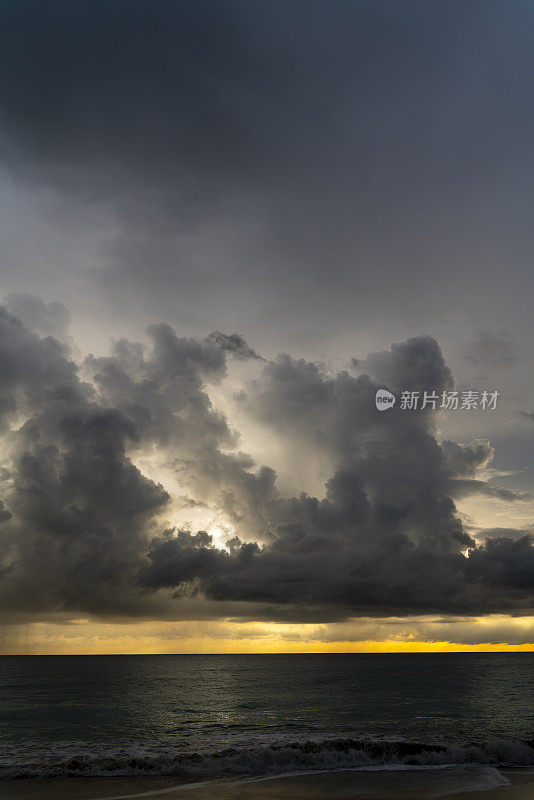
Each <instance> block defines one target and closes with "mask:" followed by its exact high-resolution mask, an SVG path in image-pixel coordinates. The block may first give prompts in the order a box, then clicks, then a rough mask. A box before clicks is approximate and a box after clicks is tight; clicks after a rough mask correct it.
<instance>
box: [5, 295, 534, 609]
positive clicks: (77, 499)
mask: <svg viewBox="0 0 534 800" xmlns="http://www.w3.org/2000/svg"><path fill="white" fill-rule="evenodd" d="M24 302H25V304H26V305H28V303H30V305H31V302H34V301H31V302H30V301H24ZM34 305H35V307H36V308H40V306H39V304H38V303H37V301H35V302H34ZM0 326H1V327H0V372H1V375H2V425H3V427H2V436H3V443H4V447H3V463H2V472H1V482H0V488H1V491H0V500H1V503H2V504H1V505H0V537H1V540H2V551H1V552H2V570H1V573H0V597H1V599H2V606H3V608H5V609H10V608H11V609H12V610H13V611H17V612H20V611H21V610H27V611H28V612H32V611H33V612H36V611H54V610H63V611H71V612H74V611H86V612H89V613H93V614H100V615H110V614H118V613H123V614H139V613H149V612H150V611H151V612H152V613H154V609H155V608H156V607H157V603H159V602H162V603H164V604H165V607H166V613H167V614H172V611H169V609H170V608H173V607H174V608H176V614H179V613H180V612H179V611H178V608H179V607H180V604H181V603H184V602H190V601H191V599H192V598H203V599H204V600H207V601H210V602H212V603H214V604H218V605H217V607H218V608H220V604H221V603H222V604H230V606H232V604H233V607H235V608H236V609H237V608H239V607H240V604H241V607H242V606H243V604H246V606H247V609H248V611H247V613H248V614H250V604H253V605H256V606H257V607H258V608H261V609H262V611H261V613H262V614H263V615H267V616H268V615H270V616H272V617H273V618H277V617H278V618H284V617H286V618H287V617H288V616H291V615H292V616H293V618H298V617H299V616H306V617H307V618H308V619H310V618H311V619H314V618H315V619H317V620H321V619H335V618H336V617H337V618H343V617H347V616H350V615H351V614H352V615H354V614H355V613H368V614H373V615H378V614H380V613H382V614H388V613H397V614H399V613H401V612H406V613H408V612H410V611H412V612H415V613H424V612H426V611H447V612H454V613H466V612H468V613H474V612H483V611H491V610H504V609H512V608H524V607H527V606H529V605H530V604H531V603H532V600H533V596H532V585H533V584H532V578H533V576H534V562H533V560H532V552H533V550H532V540H531V537H530V536H529V535H524V536H519V535H517V534H518V532H514V531H511V532H510V531H508V532H503V535H502V536H497V537H486V538H485V539H484V540H483V542H482V544H479V545H477V544H476V542H475V540H474V539H473V538H472V537H471V535H470V534H469V532H468V531H467V530H466V529H465V528H464V526H463V524H462V521H461V519H460V517H459V515H458V511H457V508H456V506H455V503H454V500H453V496H454V494H455V493H456V494H458V493H466V492H475V493H480V492H483V493H487V494H491V495H495V493H496V492H500V494H498V496H502V497H504V494H503V493H505V494H506V492H507V490H497V489H495V488H494V487H493V486H491V485H489V484H488V483H486V482H485V481H484V480H483V479H482V478H481V477H480V475H479V471H480V470H483V469H484V468H485V467H486V465H487V464H488V463H489V461H490V460H491V458H492V456H493V449H492V447H491V444H490V443H489V442H488V441H487V440H484V439H479V440H475V441H474V442H471V443H469V444H462V443H456V442H450V441H447V442H444V443H443V444H441V445H440V443H439V442H438V439H437V427H438V418H439V417H438V414H439V412H431V411H429V410H428V409H425V410H424V411H414V412H404V411H402V410H401V409H399V408H398V407H397V408H393V409H390V410H389V411H388V412H387V413H380V412H378V411H377V410H376V409H375V406H374V394H375V391H376V389H377V388H378V387H381V386H386V387H389V388H391V389H392V390H398V388H399V387H400V386H403V387H406V388H411V389H416V388H417V389H423V390H424V389H428V390H430V389H433V390H438V391H439V390H442V389H445V388H448V387H450V386H452V385H453V378H452V375H451V372H450V370H449V368H448V367H447V365H446V364H445V361H444V359H443V355H442V353H441V350H440V348H439V345H438V344H437V342H436V341H435V340H433V339H431V338H430V337H426V336H425V337H415V338H411V339H409V340H408V341H406V342H404V343H401V344H396V345H393V346H392V348H391V349H390V350H389V351H387V352H383V353H376V354H374V355H372V356H370V357H369V358H368V359H367V360H366V362H365V368H366V370H367V371H366V372H365V373H363V374H359V375H358V376H356V377H355V376H352V375H350V374H349V373H348V372H345V371H341V372H339V373H337V374H332V373H331V372H330V371H328V370H326V369H325V368H324V366H321V365H320V364H316V363H314V362H311V361H306V360H304V359H295V358H293V357H291V356H290V355H288V354H285V355H281V356H279V357H277V358H276V359H275V360H273V361H269V362H266V361H262V362H260V364H261V371H260V374H259V375H255V377H254V378H253V379H250V381H249V383H248V384H247V391H246V393H245V396H244V398H242V399H241V401H240V407H241V410H242V412H243V413H245V414H247V415H248V417H249V420H250V423H251V424H254V425H255V426H257V428H258V429H261V430H264V431H265V432H266V434H267V435H269V436H277V437H279V438H280V440H281V441H282V442H285V443H287V444H289V443H293V445H295V444H296V446H299V443H304V442H306V443H307V446H308V448H309V450H308V451H309V452H311V453H313V452H314V451H315V452H317V453H320V452H322V451H327V452H328V458H329V463H330V464H331V472H330V476H329V477H328V478H327V480H326V481H325V484H324V492H323V494H322V496H321V495H318V496H315V495H313V494H311V493H309V492H305V491H301V492H300V493H298V494H296V495H295V496H292V497H291V496H286V495H284V494H283V493H282V492H281V491H280V489H279V488H278V485H277V476H276V472H275V470H273V469H272V468H271V467H270V466H268V465H263V466H262V465H258V464H256V462H255V460H254V458H253V457H252V456H251V455H249V454H247V453H244V452H242V451H241V450H240V449H239V434H238V432H237V431H235V430H234V429H233V427H232V425H231V424H230V421H229V420H228V419H227V417H226V416H225V415H224V414H223V413H221V412H220V411H219V410H218V409H217V408H215V407H214V405H213V403H212V400H211V398H210V387H213V386H217V385H219V384H221V382H224V381H225V380H228V371H227V363H226V359H227V355H228V352H229V351H230V352H232V347H230V348H228V347H225V346H224V341H223V346H221V342H220V341H218V340H217V339H215V340H214V337H213V336H210V337H207V338H205V339H199V338H187V337H180V336H178V335H177V333H176V332H175V331H174V330H173V329H172V328H171V327H170V326H168V325H164V324H159V325H153V326H151V327H150V329H149V331H148V336H149V340H150V344H148V345H147V344H141V343H135V342H131V341H128V340H126V339H121V340H118V341H116V342H115V343H114V344H113V346H112V349H111V352H110V354H109V355H108V356H106V357H98V358H97V357H94V356H88V357H87V358H85V359H84V360H83V361H82V362H81V363H78V362H76V361H75V360H73V358H72V354H71V352H70V351H69V348H68V345H67V344H65V343H60V342H59V341H58V340H57V339H55V338H53V337H51V336H44V337H43V336H40V335H38V334H37V333H35V332H32V331H30V330H29V329H28V327H27V326H26V325H25V324H24V323H23V321H22V320H21V319H20V318H19V317H17V316H15V315H14V314H13V313H10V312H9V311H7V309H5V308H2V309H1V310H0ZM232 342H233V343H234V344H236V343H237V345H238V350H240V351H241V350H247V349H249V350H250V351H251V353H254V351H253V350H252V348H248V345H245V344H244V340H242V339H241V337H240V336H236V338H235V339H232ZM248 357H255V354H254V356H251V354H250V353H248ZM151 459H152V461H155V464H156V466H155V468H154V469H155V472H153V473H152V474H147V472H146V470H145V471H144V470H143V468H142V467H141V466H139V465H141V464H145V463H146V464H148V463H150V462H151ZM158 465H159V466H158ZM158 469H160V470H164V472H160V474H161V475H162V474H164V475H165V476H166V477H168V476H169V475H170V476H172V481H173V483H172V486H171V484H170V483H169V485H164V483H165V481H163V479H162V480H159V479H158V478H157V477H156V473H157V470H158ZM148 472H149V473H150V470H148ZM453 490H454V491H453ZM512 495H513V493H512V494H511V495H510V497H508V494H506V498H505V499H514V497H515V495H513V496H512ZM173 509H179V510H180V512H181V513H182V514H184V513H185V514H186V515H187V514H188V513H190V514H191V517H190V519H189V520H187V519H186V521H185V523H184V524H180V525H178V524H176V523H175V524H173V523H172V521H171V522H169V517H172V513H173ZM206 509H208V510H209V511H210V513H213V514H216V515H218V517H219V518H220V519H222V520H224V521H225V522H224V524H225V525H226V527H227V530H228V531H229V533H228V536H227V537H226V538H227V541H226V543H224V542H221V541H219V540H216V539H215V537H214V534H213V532H212V531H210V530H204V529H202V528H200V529H199V528H195V519H196V517H195V513H197V512H205V511H206ZM187 523H189V524H187ZM466 552H468V553H469V556H468V557H467V556H466ZM236 613H238V612H236Z"/></svg>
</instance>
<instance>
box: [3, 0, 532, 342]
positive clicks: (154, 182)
mask: <svg viewBox="0 0 534 800" xmlns="http://www.w3.org/2000/svg"><path fill="white" fill-rule="evenodd" d="M0 17H1V19H0V121H1V123H2V127H3V139H2V156H3V159H2V160H3V163H4V165H5V166H6V168H7V169H8V170H9V171H10V173H11V175H14V176H15V177H16V178H17V180H20V181H24V180H27V181H29V182H30V183H31V184H32V185H34V184H44V185H52V186H54V188H55V189H56V190H59V192H60V193H63V194H64V195H65V196H66V197H67V199H68V203H69V207H70V206H71V204H72V202H73V198H74V205H76V204H79V209H80V216H81V217H83V216H84V213H85V211H86V208H87V207H86V206H85V205H84V203H85V202H88V201H91V202H93V201H95V202H96V201H97V202H100V203H102V205H103V206H104V207H105V209H106V215H107V217H109V219H110V221H111V224H113V225H114V226H115V229H116V237H115V238H114V240H113V242H112V244H111V245H110V246H109V248H108V249H107V251H106V255H105V257H104V259H103V260H104V262H105V266H104V267H101V268H98V269H97V270H96V271H95V272H94V273H92V275H93V277H95V276H98V280H100V281H101V282H103V283H104V285H105V287H106V289H107V290H108V292H109V293H110V294H111V297H112V302H114V301H115V300H116V299H117V298H120V299H121V300H122V301H123V302H124V299H125V297H126V298H127V299H128V300H129V301H130V303H131V304H134V305H135V307H136V308H143V309H145V310H146V309H149V312H148V313H149V316H150V315H151V314H154V313H157V314H161V308H163V309H164V312H165V313H164V316H165V317H166V318H171V317H172V318H174V317H175V316H176V318H179V317H180V316H182V317H183V315H184V314H186V315H188V316H189V318H191V319H194V320H195V321H197V320H198V316H199V315H203V314H206V315H209V314H211V312H214V313H213V314H212V318H213V317H215V312H216V314H217V320H216V322H215V323H214V324H217V325H218V327H223V322H224V323H225V324H226V322H227V321H229V322H230V324H233V323H235V325H237V324H238V323H239V324H242V315H247V319H248V320H249V321H250V324H252V323H254V322H257V324H258V329H259V330H261V329H262V328H261V323H262V322H265V321H269V320H271V321H272V320H277V319H279V318H282V319H284V320H285V324H286V325H290V324H294V321H295V320H296V319H298V320H299V322H300V325H301V327H303V328H305V331H304V332H303V334H302V335H303V336H305V335H309V331H310V330H311V329H312V327H313V328H314V330H315V329H317V327H319V328H326V326H328V328H326V329H327V330H330V331H334V332H335V331H339V330H342V331H343V330H345V329H346V323H347V321H348V320H352V319H353V318H354V312H355V309H356V311H357V312H358V313H359V315H360V317H361V318H365V320H366V321H368V320H369V317H372V316H374V315H375V314H376V308H378V307H379V308H381V309H383V312H384V314H386V313H387V312H388V311H391V310H393V309H394V308H395V307H396V304H397V303H398V302H401V303H404V307H405V308H406V309H408V308H410V309H412V311H413V312H414V313H417V314H421V313H423V312H424V311H425V308H428V309H429V311H428V314H429V315H430V316H432V317H435V316H436V314H438V315H439V316H441V314H442V308H444V307H446V306H447V302H446V298H445V294H446V293H448V292H449V288H450V287H451V286H455V285H456V280H455V279H458V281H459V283H461V285H462V287H463V288H464V289H465V290H466V291H465V293H466V297H469V298H470V297H472V295H473V292H474V287H476V288H477V290H478V286H479V276H480V271H481V269H484V270H485V274H486V277H487V278H488V281H487V286H488V287H492V288H491V289H490V292H489V294H490V295H491V297H490V300H491V299H492V298H493V299H494V298H495V296H496V294H497V291H496V288H495V284H496V285H497V286H498V284H497V281H498V280H499V276H500V273H501V271H502V263H503V260H504V259H505V257H506V259H507V260H508V256H509V247H508V243H509V242H510V240H511V237H513V238H512V241H514V242H517V241H523V242H525V243H526V245H528V243H529V242H531V236H530V234H529V225H530V219H529V218H528V214H526V212H525V209H526V208H528V207H529V206H530V201H531V199H532V197H531V184H530V182H528V181H523V182H522V180H521V178H519V177H512V178H510V175H512V176H524V175H526V174H528V172H527V169H526V165H528V164H529V163H530V162H529V159H530V158H531V153H530V141H531V140H532V135H533V133H534V120H533V116H532V104H531V103H530V98H531V94H532V89H533V78H532V70H531V52H532V15H531V9H530V8H529V7H528V5H527V4H524V3H519V2H512V3H502V2H494V1H493V0H491V1H490V2H483V1H482V0H471V1H470V2H467V3H466V2H463V1H460V0H458V1H456V0H455V2H449V3H447V4H446V5H443V4H436V3H428V2H424V0H416V2H411V3H409V4H398V3H396V2H393V0H378V2H376V1H375V2H367V1H364V0H360V1H359V2H348V1H346V0H336V2H333V3H321V2H305V1H304V0H301V1H300V2H298V1H295V0H289V2H284V3H281V2H268V3H267V2H265V3H247V2H237V1H236V0H230V1H229V2H226V3H219V2H215V1H214V2H209V1H207V0H200V2H180V3H174V4H173V3H168V2H164V1H163V0H150V1H149V0H115V2H113V3H112V4H109V3H108V4H101V3H94V2H89V1H88V0H85V1H84V0H76V2H68V1H67V0H62V1H59V0H56V2H51V3H46V4H43V3H40V2H37V1H36V0H33V1H31V0H16V1H15V0H12V2H4V3H3V4H2V8H1V9H0ZM505 184H506V185H505ZM502 186H504V190H503V191H506V192H507V194H506V197H507V198H508V200H509V202H508V203H507V204H506V203H505V204H503V203H502V202H500V201H496V200H495V193H496V192H498V191H499V190H500V189H501V187H502ZM510 186H511V188H510ZM503 205H504V206H505V207H504V209H503ZM481 206H482V208H483V210H482V211H479V208H480V207H481ZM473 208H476V209H477V210H476V212H473ZM526 250H528V246H526ZM516 261H517V263H516V264H514V266H513V269H516V270H517V273H518V276H519V277H521V278H523V279H527V278H528V275H529V273H528V272H527V270H528V269H529V266H530V260H529V256H528V257H527V255H525V254H524V253H522V252H520V253H518V254H517V259H516ZM451 277H452V280H451ZM303 283H305V287H306V290H305V291H303V288H302V287H303ZM520 283H521V281H517V285H519V284H520ZM384 287H386V291H384ZM325 289H327V290H328V298H329V299H327V301H326V302H324V300H325V295H324V292H325ZM207 295H209V298H208V296H207ZM447 296H448V294H447ZM526 296H528V292H527V291H523V292H521V297H520V300H522V301H524V299H525V297H526ZM423 297H424V298H425V299H426V300H427V301H428V305H427V304H425V302H418V298H419V299H421V298H423ZM436 297H438V298H439V300H438V302H437V303H436ZM259 298H261V300H260V299H259ZM332 298H335V301H336V302H334V301H333V300H332ZM483 299H484V302H485V303H486V306H488V307H490V306H491V303H488V302H486V300H487V298H486V297H485V296H484V298H483ZM197 301H202V303H200V302H197ZM207 306H209V308H206V307H207ZM310 306H311V307H312V308H313V310H314V314H312V315H309V314H308V310H309V308H310ZM236 307H238V308H239V312H240V314H237V313H235V312H236ZM491 307H493V306H491ZM447 313H453V309H452V307H451V308H450V309H449V310H448V312H447ZM240 315H241V316H240ZM519 316H520V315H519ZM221 317H224V320H223V319H220V318H221ZM230 320H231V321H230ZM258 320H259V321H258ZM205 324H207V321H203V323H202V325H203V327H202V329H205V328H204V325H205ZM382 324H384V325H385V324H386V322H385V320H383V322H382ZM425 327H426V328H428V326H425ZM223 329H224V328H223ZM228 329H229V330H232V328H228ZM247 330H248V326H247ZM266 345H267V346H269V343H268V342H267V343H266ZM261 350H262V352H264V348H263V347H261ZM500 353H501V354H500V358H502V357H503V350H502V347H501V351H500Z"/></svg>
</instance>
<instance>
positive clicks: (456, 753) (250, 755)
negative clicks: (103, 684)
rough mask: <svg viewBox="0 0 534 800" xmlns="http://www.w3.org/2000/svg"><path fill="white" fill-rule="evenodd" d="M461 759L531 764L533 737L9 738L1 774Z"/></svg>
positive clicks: (185, 773) (257, 770)
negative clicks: (191, 746)
mask: <svg viewBox="0 0 534 800" xmlns="http://www.w3.org/2000/svg"><path fill="white" fill-rule="evenodd" d="M458 765H462V766H465V765H473V766H474V765H484V766H492V767H524V766H532V765H534V740H529V741H521V740H491V741H486V742H464V743H458V744H451V743H447V744H444V743H441V744H440V743H428V744H425V743H422V742H408V741H404V740H396V741H391V740H384V739H372V738H323V739H306V740H300V741H276V740H274V741H271V742H269V743H265V742H261V743H255V744H251V746H246V747H225V748H222V749H213V750H209V749H207V750H204V751H199V752H184V751H181V750H179V749H177V748H176V747H172V746H170V745H169V744H158V743H155V744H154V743H152V744H150V743H140V742H134V743H128V744H124V743H123V744H111V743H106V744H95V743H88V742H69V743H61V742H56V743H54V744H50V745H46V746H45V745H43V744H42V743H34V744H32V743H30V742H25V743H24V744H14V743H10V744H6V743H3V745H2V748H1V751H0V778H35V777H60V776H76V775H83V776H109V777H112V776H125V775H174V776H176V777H177V778H182V779H184V780H187V779H194V778H197V779H198V778H206V779H208V778H217V777H226V776H232V777H233V776H235V777H239V776H253V775H258V776H259V775H269V774H276V773H278V774H281V773H286V772H294V771H299V770H306V771H309V770H330V769H355V768H363V769H392V768H397V769H403V768H408V767H412V768H414V767H415V768H425V767H426V768H431V767H434V768H435V767H447V766H458Z"/></svg>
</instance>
